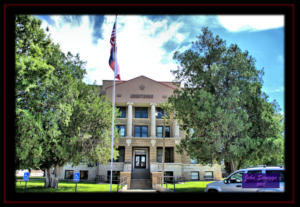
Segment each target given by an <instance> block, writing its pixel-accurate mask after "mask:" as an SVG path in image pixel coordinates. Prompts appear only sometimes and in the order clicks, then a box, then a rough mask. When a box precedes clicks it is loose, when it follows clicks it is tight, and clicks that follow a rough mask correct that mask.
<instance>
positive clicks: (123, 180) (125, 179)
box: [117, 177, 127, 192]
mask: <svg viewBox="0 0 300 207" xmlns="http://www.w3.org/2000/svg"><path fill="white" fill-rule="evenodd" d="M125 185H127V177H121V178H120V182H119V183H118V186H117V192H119V188H120V187H121V188H120V189H122V188H123V187H124V186H125Z"/></svg>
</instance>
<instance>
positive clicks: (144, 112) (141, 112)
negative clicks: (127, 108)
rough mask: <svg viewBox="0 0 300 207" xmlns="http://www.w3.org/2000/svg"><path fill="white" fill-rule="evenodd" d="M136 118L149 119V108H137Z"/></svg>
mask: <svg viewBox="0 0 300 207" xmlns="http://www.w3.org/2000/svg"><path fill="white" fill-rule="evenodd" d="M135 118H148V108H147V107H135Z"/></svg>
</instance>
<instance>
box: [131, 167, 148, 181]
mask: <svg viewBox="0 0 300 207" xmlns="http://www.w3.org/2000/svg"><path fill="white" fill-rule="evenodd" d="M131 178H132V179H150V171H149V170H144V169H143V170H134V171H132V172H131Z"/></svg>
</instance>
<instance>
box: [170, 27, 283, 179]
mask: <svg viewBox="0 0 300 207" xmlns="http://www.w3.org/2000/svg"><path fill="white" fill-rule="evenodd" d="M174 59H175V60H176V61H177V62H178V65H179V66H178V68H177V70H174V71H173V72H174V74H175V75H176V79H177V80H179V81H181V82H183V83H184V87H183V88H181V89H180V90H175V91H174V94H173V95H172V96H171V97H170V102H171V103H173V105H174V107H175V110H176V111H177V112H178V118H179V119H180V120H182V123H185V125H183V126H182V129H183V130H185V131H186V137H185V138H184V139H183V140H182V141H181V144H180V147H179V149H180V150H181V151H182V150H183V149H184V150H186V151H187V153H188V154H189V155H190V156H192V157H195V158H196V159H197V160H198V161H199V162H200V163H203V164H207V163H214V162H218V163H220V162H221V161H224V163H225V167H226V168H225V169H226V171H227V172H228V173H230V172H232V171H234V170H236V169H238V168H240V167H243V166H245V165H246V164H253V163H259V162H261V163H260V164H269V162H270V161H271V160H273V162H272V163H274V164H277V163H280V162H282V155H283V136H282V128H281V126H280V123H279V120H278V118H276V117H277V116H278V112H277V111H276V104H274V103H269V102H268V100H267V99H268V96H267V95H266V94H265V93H263V92H262V91H261V88H262V76H263V71H262V70H257V69H256V67H255V60H254V58H253V57H252V56H250V55H249V53H248V51H245V52H243V51H241V49H240V48H239V47H238V46H237V45H236V44H232V45H230V46H229V47H227V46H226V42H225V41H224V40H222V39H221V38H220V37H219V36H214V35H213V34H212V32H211V31H209V30H208V28H203V29H202V33H201V34H200V35H199V36H198V40H197V41H196V42H193V44H192V47H191V49H188V50H186V51H184V52H182V53H179V52H175V54H174ZM190 128H192V129H193V130H192V131H193V132H192V133H191V130H190ZM278 155H279V156H278Z"/></svg>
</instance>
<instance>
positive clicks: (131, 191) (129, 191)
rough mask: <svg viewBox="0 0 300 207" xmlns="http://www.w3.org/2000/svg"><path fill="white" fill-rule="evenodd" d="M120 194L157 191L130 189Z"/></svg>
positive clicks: (153, 191)
mask: <svg viewBox="0 0 300 207" xmlns="http://www.w3.org/2000/svg"><path fill="white" fill-rule="evenodd" d="M120 192H121V193H157V191H156V190H153V189H128V190H123V191H120Z"/></svg>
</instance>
